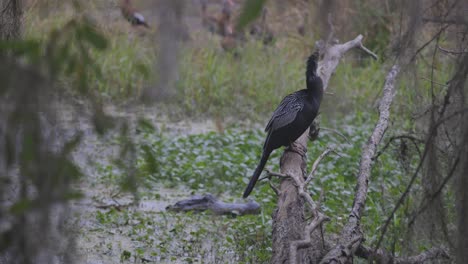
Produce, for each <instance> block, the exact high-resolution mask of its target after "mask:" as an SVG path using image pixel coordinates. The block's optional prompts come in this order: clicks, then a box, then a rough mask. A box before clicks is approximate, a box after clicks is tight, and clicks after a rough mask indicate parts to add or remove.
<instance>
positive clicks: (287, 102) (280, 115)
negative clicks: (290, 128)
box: [265, 90, 307, 132]
mask: <svg viewBox="0 0 468 264" xmlns="http://www.w3.org/2000/svg"><path fill="white" fill-rule="evenodd" d="M306 96H307V93H306V92H305V90H301V91H297V92H294V93H292V94H290V95H287V96H286V97H285V98H284V99H283V100H282V101H281V103H280V105H279V106H278V108H276V110H275V112H273V116H272V117H271V119H270V121H269V122H268V124H267V126H266V128H265V132H273V131H275V130H277V129H279V128H281V127H284V126H287V125H288V124H290V123H291V122H293V121H294V119H296V115H297V113H298V112H299V111H301V110H302V108H303V107H304V97H306Z"/></svg>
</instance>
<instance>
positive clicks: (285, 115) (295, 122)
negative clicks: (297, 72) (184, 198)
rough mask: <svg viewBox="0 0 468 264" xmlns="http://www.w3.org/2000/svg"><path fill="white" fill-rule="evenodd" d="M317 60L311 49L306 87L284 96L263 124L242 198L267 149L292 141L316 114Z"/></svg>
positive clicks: (320, 85)
mask: <svg viewBox="0 0 468 264" xmlns="http://www.w3.org/2000/svg"><path fill="white" fill-rule="evenodd" d="M317 62H318V52H315V53H313V54H312V55H310V57H309V59H308V60H307V69H306V84H307V89H304V90H300V91H297V92H294V93H292V94H290V95H288V96H286V97H285V98H284V99H283V100H282V101H281V103H280V105H279V106H278V108H276V110H275V112H274V113H273V116H272V117H271V119H270V121H269V122H268V124H267V126H266V128H265V132H267V133H268V134H267V138H266V140H265V143H264V145H263V154H262V158H261V159H260V163H259V164H258V166H257V168H256V169H255V172H254V174H253V175H252V178H250V182H249V185H248V186H247V188H246V189H245V191H244V195H243V197H244V198H246V197H247V196H249V194H250V192H252V189H253V188H254V186H255V183H256V182H257V180H258V177H259V176H260V174H261V173H262V171H263V168H264V167H265V164H266V162H267V160H268V157H270V154H271V152H272V151H273V150H275V149H277V148H280V147H281V146H289V145H290V144H291V143H293V142H294V141H296V139H298V138H299V137H300V136H301V135H302V134H303V133H304V132H305V131H306V129H307V128H308V127H309V126H310V125H311V124H312V122H313V121H314V119H315V117H316V116H317V114H318V111H319V107H320V102H321V101H322V96H323V83H322V79H321V78H320V77H319V76H318V75H317Z"/></svg>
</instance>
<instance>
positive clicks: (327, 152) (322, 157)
mask: <svg viewBox="0 0 468 264" xmlns="http://www.w3.org/2000/svg"><path fill="white" fill-rule="evenodd" d="M333 150H334V149H333V148H330V147H327V148H326V149H325V151H324V152H322V154H320V156H319V157H318V158H317V159H316V160H315V162H314V164H313V165H312V170H311V171H310V173H309V176H307V179H306V181H305V182H304V186H307V185H308V184H309V182H310V181H311V180H312V179H313V178H314V174H315V171H316V170H317V167H318V165H319V164H320V162H321V161H322V160H323V159H324V158H325V157H326V156H327V155H328V154H330V152H332V151H333Z"/></svg>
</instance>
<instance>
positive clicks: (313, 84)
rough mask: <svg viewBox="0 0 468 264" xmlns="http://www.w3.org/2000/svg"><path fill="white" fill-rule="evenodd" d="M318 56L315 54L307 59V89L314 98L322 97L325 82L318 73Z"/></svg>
mask: <svg viewBox="0 0 468 264" xmlns="http://www.w3.org/2000/svg"><path fill="white" fill-rule="evenodd" d="M317 57H318V55H316V54H313V55H312V56H310V57H309V60H308V61H307V70H306V84H307V91H308V92H309V94H310V95H311V96H312V97H313V98H317V99H319V100H321V99H322V94H323V83H322V79H321V78H320V76H318V75H317Z"/></svg>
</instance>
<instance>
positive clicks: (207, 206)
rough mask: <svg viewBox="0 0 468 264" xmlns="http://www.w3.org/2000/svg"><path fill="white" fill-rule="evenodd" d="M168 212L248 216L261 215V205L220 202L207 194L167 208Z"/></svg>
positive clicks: (252, 202)
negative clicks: (204, 212) (203, 212)
mask: <svg viewBox="0 0 468 264" xmlns="http://www.w3.org/2000/svg"><path fill="white" fill-rule="evenodd" d="M166 210H167V211H173V212H188V211H196V212H202V211H205V210H210V211H212V212H213V213H214V214H217V215H247V214H259V213H260V204H258V203H257V202H255V201H248V202H247V203H225V202H222V201H219V200H218V198H216V197H214V196H213V195H212V194H205V195H195V196H192V197H190V198H189V199H186V200H182V201H179V202H177V203H175V204H174V205H169V206H167V207H166Z"/></svg>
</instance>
